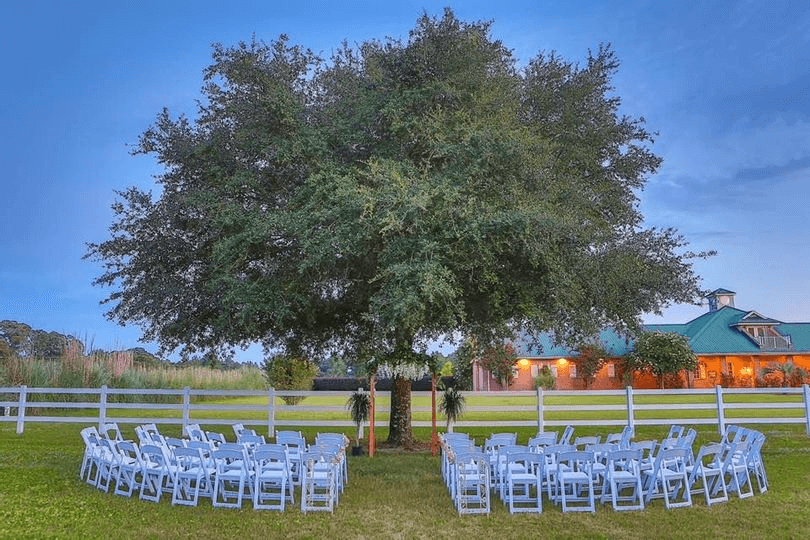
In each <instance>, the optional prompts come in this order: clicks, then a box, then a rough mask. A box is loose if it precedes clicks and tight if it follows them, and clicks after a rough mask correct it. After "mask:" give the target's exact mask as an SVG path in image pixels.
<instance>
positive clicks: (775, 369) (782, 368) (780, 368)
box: [762, 360, 810, 388]
mask: <svg viewBox="0 0 810 540" xmlns="http://www.w3.org/2000/svg"><path fill="white" fill-rule="evenodd" d="M771 373H774V374H778V376H779V377H781V379H782V387H784V388H787V387H788V386H801V385H802V384H804V380H805V379H806V378H807V377H808V376H810V375H808V373H807V370H805V369H803V368H800V367H799V366H797V365H796V364H794V363H793V361H792V360H791V361H788V362H770V363H768V365H767V366H765V367H764V368H762V378H763V379H764V378H765V377H766V376H767V375H768V374H771Z"/></svg>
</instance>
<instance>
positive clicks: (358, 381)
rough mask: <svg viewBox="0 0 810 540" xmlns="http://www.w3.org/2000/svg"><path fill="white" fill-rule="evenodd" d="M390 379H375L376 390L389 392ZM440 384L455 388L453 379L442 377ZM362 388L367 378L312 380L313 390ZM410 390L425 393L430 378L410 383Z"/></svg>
mask: <svg viewBox="0 0 810 540" xmlns="http://www.w3.org/2000/svg"><path fill="white" fill-rule="evenodd" d="M391 382H392V379H383V378H377V387H376V388H377V390H378V391H383V392H385V391H388V390H391ZM441 382H442V383H444V386H445V387H449V386H455V379H453V377H442V378H441ZM358 388H363V389H364V390H368V378H366V377H316V378H315V379H313V380H312V389H313V390H316V391H317V390H333V391H347V390H348V391H351V390H357V389H358ZM411 390H415V391H426V390H430V377H422V378H421V379H419V380H416V381H413V382H412V383H411Z"/></svg>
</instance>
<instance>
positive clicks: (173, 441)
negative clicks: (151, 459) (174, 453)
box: [165, 437, 186, 449]
mask: <svg viewBox="0 0 810 540" xmlns="http://www.w3.org/2000/svg"><path fill="white" fill-rule="evenodd" d="M165 441H166V446H167V447H168V448H169V449H172V448H179V447H184V446H186V441H185V440H184V439H178V438H177V437H166V438H165Z"/></svg>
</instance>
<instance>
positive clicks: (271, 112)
mask: <svg viewBox="0 0 810 540" xmlns="http://www.w3.org/2000/svg"><path fill="white" fill-rule="evenodd" d="M617 67H618V62H617V60H616V58H615V56H614V53H613V52H612V51H611V49H610V48H609V47H607V46H601V47H600V48H599V49H598V50H597V51H595V52H593V53H590V54H589V56H588V58H587V60H586V61H585V62H584V64H583V65H577V64H574V63H571V62H569V61H566V60H564V59H562V58H560V57H559V56H557V55H555V54H540V55H538V56H537V57H535V58H534V59H532V60H530V61H529V62H528V63H527V64H526V65H525V66H519V65H518V64H517V62H516V59H515V58H513V56H512V54H511V52H510V50H509V49H508V48H507V47H506V46H505V45H504V44H502V43H501V42H500V41H498V40H495V39H493V37H492V36H491V33H490V23H487V22H469V23H468V22H463V21H459V20H458V19H457V18H456V17H455V16H454V14H453V13H452V11H450V10H446V11H445V13H444V15H443V16H442V17H439V18H433V17H430V16H428V15H423V16H422V17H421V18H419V20H418V21H417V23H416V26H415V28H414V29H413V30H412V31H411V32H410V35H409V37H408V39H407V40H393V39H389V40H386V41H382V42H381V41H376V40H371V41H366V42H364V43H362V44H361V45H359V46H357V47H350V46H348V45H346V44H344V45H343V46H342V47H340V48H339V49H338V50H337V51H336V52H335V53H333V55H332V56H331V58H329V59H327V60H322V59H320V58H318V57H317V56H316V55H315V54H313V53H312V52H310V51H308V50H306V49H304V48H302V47H300V46H294V45H291V44H290V43H289V41H288V39H287V38H286V37H285V36H281V37H280V38H279V39H278V40H275V41H272V42H270V43H264V42H261V41H256V40H254V41H252V42H249V43H240V44H238V45H237V46H234V47H223V46H215V47H214V51H213V63H212V64H211V66H210V67H208V68H207V69H206V71H205V76H204V81H205V84H204V86H203V89H202V93H203V99H202V100H201V101H200V105H199V111H198V114H197V115H196V117H194V118H186V117H183V116H180V117H177V118H173V117H172V115H171V114H170V113H169V112H168V111H165V110H164V111H163V112H162V113H160V114H159V115H158V118H157V121H156V122H155V124H154V125H153V126H152V127H151V128H149V129H148V130H147V131H146V132H144V133H143V134H142V136H141V138H140V142H139V146H138V150H137V152H139V153H144V154H151V155H154V156H156V158H157V160H158V161H159V163H160V164H162V165H163V167H164V172H163V173H162V174H161V175H160V176H159V178H158V182H159V183H160V185H161V188H162V190H161V192H160V193H159V194H158V195H157V196H152V195H151V194H150V193H146V192H144V191H142V190H139V189H135V188H130V189H128V190H126V191H123V192H121V193H120V200H119V202H118V203H117V204H116V205H115V207H114V210H115V213H116V217H115V220H114V222H113V224H112V226H111V236H110V238H109V239H107V240H105V241H103V242H100V243H94V244H90V245H89V248H88V257H90V258H93V259H96V260H99V261H101V262H102V263H103V265H104V269H105V271H104V273H103V274H102V275H101V276H100V277H99V278H98V279H97V281H96V282H97V284H99V285H103V286H109V287H112V289H113V292H112V293H111V294H110V296H109V298H108V302H109V303H110V305H111V309H110V311H109V316H110V317H111V318H112V319H115V320H117V321H120V322H121V323H136V324H139V325H141V326H142V328H143V330H144V337H145V338H146V339H151V340H157V341H159V342H160V343H161V345H162V346H163V347H164V348H165V349H169V350H171V349H177V348H181V349H182V350H185V351H194V350H206V349H222V348H225V349H227V348H229V347H233V346H237V345H244V344H247V343H250V342H254V341H260V342H262V343H264V344H265V345H266V346H267V347H268V348H281V349H284V350H286V352H287V353H288V354H293V355H300V354H314V353H317V352H319V351H332V350H336V349H344V350H345V351H348V352H352V353H354V354H355V355H357V356H359V357H361V358H364V359H367V360H368V361H369V362H371V363H372V364H373V363H375V362H376V363H378V364H379V363H386V364H389V365H394V366H396V365H397V364H413V363H417V364H418V363H421V362H424V361H425V358H426V356H425V355H423V354H420V353H421V352H423V350H424V348H425V347H426V344H427V343H428V342H429V341H430V340H432V339H435V338H440V337H442V336H447V335H459V334H461V335H467V336H471V337H474V338H475V340H476V343H479V344H487V343H492V342H494V341H497V340H500V339H502V338H504V337H507V336H510V335H512V334H513V333H514V332H516V331H519V330H520V331H525V332H529V333H531V332H539V331H546V330H551V331H554V332H556V333H557V335H558V336H560V338H561V339H576V338H577V337H582V336H588V335H592V334H594V333H595V332H596V331H597V330H598V329H599V328H601V327H603V326H605V325H612V326H614V327H617V328H631V329H632V328H635V327H636V326H637V325H638V322H639V316H640V314H641V313H642V312H656V311H659V310H660V309H661V308H662V307H663V306H665V305H666V304H667V303H669V302H673V301H674V302H684V301H693V300H695V299H696V297H697V294H698V293H699V290H698V283H697V277H696V276H695V274H694V273H693V271H692V267H691V262H690V258H691V256H692V255H690V254H689V253H685V252H684V247H685V242H684V240H683V239H682V238H681V237H680V236H679V235H678V234H677V232H676V231H674V230H671V229H665V230H656V229H649V228H644V227H643V224H642V215H641V214H640V212H639V208H638V192H639V190H641V189H642V187H643V185H644V182H645V178H646V177H647V176H648V175H649V174H651V173H653V172H654V171H655V170H656V169H657V167H658V166H659V164H660V162H661V160H660V158H659V157H657V156H656V155H655V154H654V153H652V151H651V150H650V149H649V143H650V142H651V135H650V133H648V131H647V130H646V129H645V127H644V122H643V120H642V119H636V118H632V117H628V116H623V115H622V114H620V112H619V105H620V101H619V98H618V97H616V96H615V95H614V94H613V88H612V86H611V77H612V76H613V75H614V73H615V72H616V69H617ZM394 388H395V390H394V392H393V393H394V395H393V396H392V398H395V399H393V403H394V406H392V409H393V410H392V413H391V430H390V438H389V440H390V441H391V442H393V443H403V442H407V441H408V440H409V439H410V438H411V431H410V421H409V419H410V399H409V396H408V392H409V384H407V382H406V381H404V380H402V379H399V380H396V381H395V383H394Z"/></svg>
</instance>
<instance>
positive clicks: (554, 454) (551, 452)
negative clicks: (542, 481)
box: [543, 444, 577, 465]
mask: <svg viewBox="0 0 810 540" xmlns="http://www.w3.org/2000/svg"><path fill="white" fill-rule="evenodd" d="M576 449H577V447H576V446H574V445H573V444H550V445H548V446H546V447H545V448H544V449H543V456H544V459H545V462H546V464H548V465H552V464H554V463H557V458H558V457H559V455H560V454H561V453H562V452H574V451H576Z"/></svg>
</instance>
